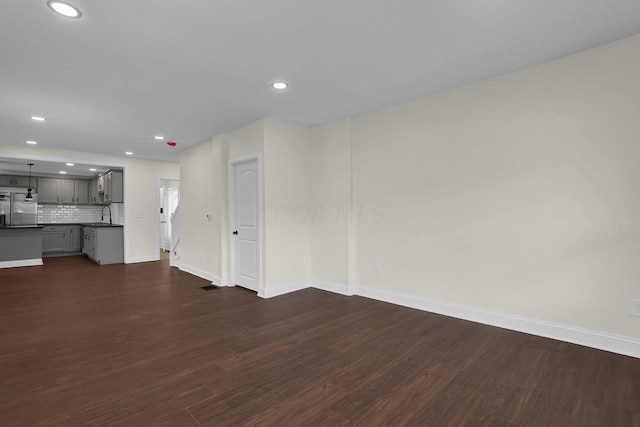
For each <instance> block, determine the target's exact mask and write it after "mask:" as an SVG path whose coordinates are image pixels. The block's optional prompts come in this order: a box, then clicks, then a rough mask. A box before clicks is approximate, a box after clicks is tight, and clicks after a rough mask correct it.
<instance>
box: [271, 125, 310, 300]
mask: <svg viewBox="0 0 640 427" xmlns="http://www.w3.org/2000/svg"><path fill="white" fill-rule="evenodd" d="M264 123H265V148H264V162H263V163H264V164H263V180H264V181H263V182H264V189H265V190H264V195H265V196H264V203H265V210H264V216H265V218H264V223H265V233H264V236H265V242H264V245H263V246H264V259H265V279H266V280H265V289H269V288H279V287H283V286H290V287H294V288H295V287H296V286H302V287H307V286H308V281H309V277H310V276H309V273H310V253H309V250H310V229H309V221H310V218H311V214H312V213H311V210H310V209H309V182H308V181H309V178H308V177H309V132H308V129H307V128H304V127H301V126H296V125H292V124H288V123H283V122H279V121H276V120H271V119H265V121H264Z"/></svg>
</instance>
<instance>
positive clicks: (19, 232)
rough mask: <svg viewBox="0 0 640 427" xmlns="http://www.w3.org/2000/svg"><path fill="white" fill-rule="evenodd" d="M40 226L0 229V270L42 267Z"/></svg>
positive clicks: (17, 226) (18, 226)
mask: <svg viewBox="0 0 640 427" xmlns="http://www.w3.org/2000/svg"><path fill="white" fill-rule="evenodd" d="M42 229H43V227H42V226H41V225H16V226H9V227H1V228H0V242H1V243H0V268H8V267H26V266H31V265H42Z"/></svg>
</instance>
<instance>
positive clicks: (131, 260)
mask: <svg viewBox="0 0 640 427" xmlns="http://www.w3.org/2000/svg"><path fill="white" fill-rule="evenodd" d="M151 261H160V257H159V256H156V255H147V256H135V257H129V258H128V259H127V260H125V262H124V263H125V264H137V263H139V262H151Z"/></svg>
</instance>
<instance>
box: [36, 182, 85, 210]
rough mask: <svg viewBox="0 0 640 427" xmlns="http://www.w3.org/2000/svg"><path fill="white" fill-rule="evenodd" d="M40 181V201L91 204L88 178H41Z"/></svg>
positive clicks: (45, 202)
mask: <svg viewBox="0 0 640 427" xmlns="http://www.w3.org/2000/svg"><path fill="white" fill-rule="evenodd" d="M39 181H40V184H39V185H40V187H39V188H38V202H39V203H43V204H47V203H49V204H51V203H57V204H64V205H86V204H89V181H87V180H74V179H54V178H40V179H39Z"/></svg>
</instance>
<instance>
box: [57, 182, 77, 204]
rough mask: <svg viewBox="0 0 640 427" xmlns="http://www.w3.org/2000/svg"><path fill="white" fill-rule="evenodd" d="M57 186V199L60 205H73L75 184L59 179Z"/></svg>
mask: <svg viewBox="0 0 640 427" xmlns="http://www.w3.org/2000/svg"><path fill="white" fill-rule="evenodd" d="M59 182H60V183H59V184H58V191H60V194H59V196H60V197H59V199H60V203H64V204H66V205H69V204H73V203H75V197H76V184H75V182H74V181H71V180H68V179H61V180H60V181H59Z"/></svg>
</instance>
